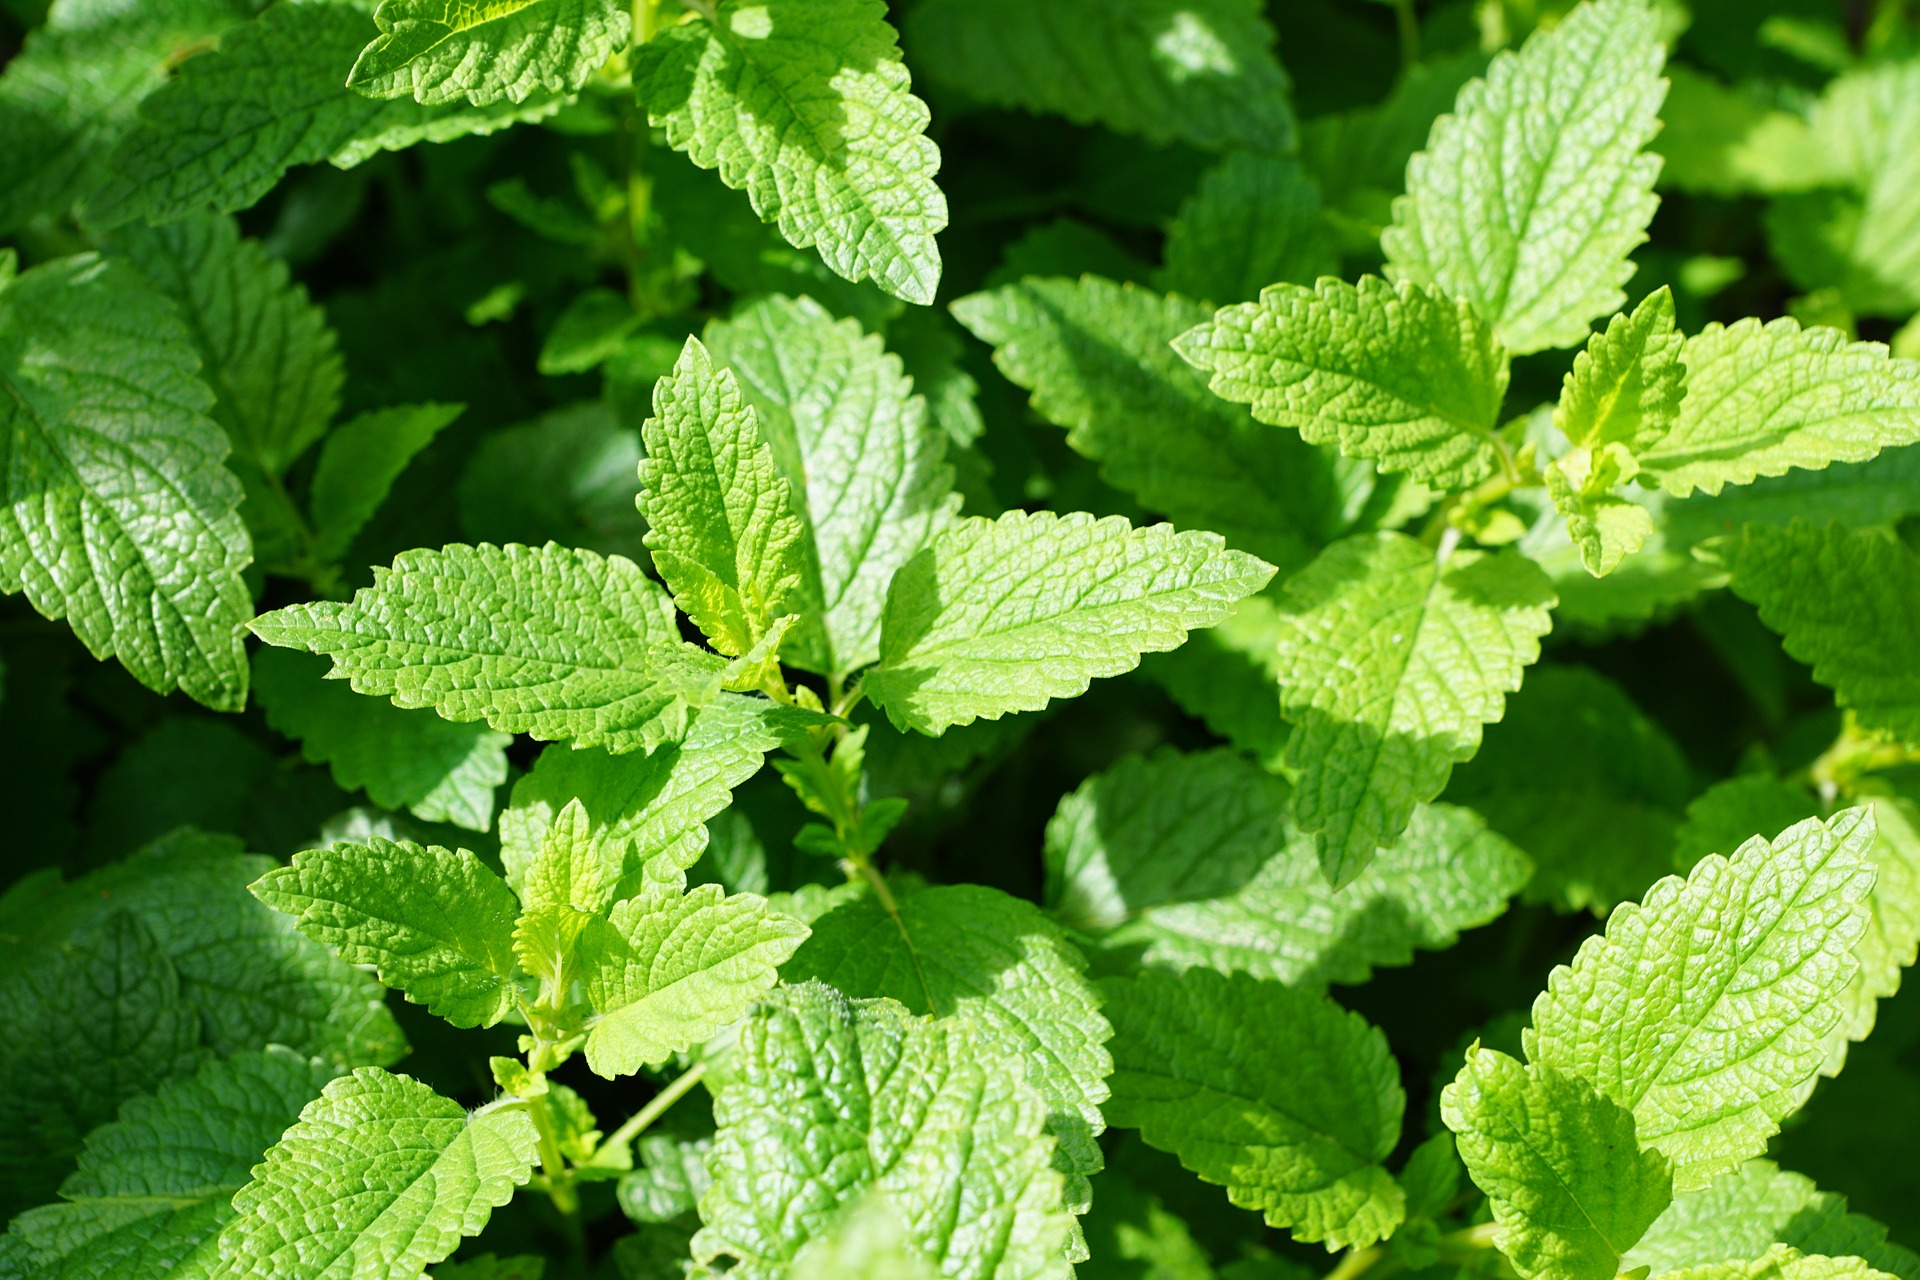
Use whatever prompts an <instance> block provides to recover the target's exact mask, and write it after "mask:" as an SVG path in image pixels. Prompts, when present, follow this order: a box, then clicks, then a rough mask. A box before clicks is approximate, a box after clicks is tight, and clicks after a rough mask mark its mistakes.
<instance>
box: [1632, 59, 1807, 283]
mask: <svg viewBox="0 0 1920 1280" xmlns="http://www.w3.org/2000/svg"><path fill="white" fill-rule="evenodd" d="M1667 79H1668V81H1669V82H1670V84H1671V87H1670V88H1669V89H1668V92H1667V102H1666V107H1665V108H1664V109H1663V110H1662V111H1661V113H1660V118H1661V129H1660V136H1659V137H1658V138H1656V139H1655V140H1654V150H1656V151H1658V152H1659V153H1660V154H1661V156H1662V157H1663V159H1664V163H1663V164H1662V165H1661V168H1660V185H1661V186H1663V187H1672V188H1675V189H1677V190H1680V191H1685V192H1688V193H1690V194H1695V195H1708V196H1721V197H1732V196H1743V195H1751V194H1753V193H1755V192H1786V191H1796V190H1800V189H1802V188H1804V187H1806V186H1807V185H1808V184H1809V183H1810V182H1817V181H1819V176H1820V174H1821V172H1822V171H1823V170H1824V169H1825V168H1826V167H1827V158H1826V156H1825V155H1823V154H1822V153H1821V148H1820V146H1819V145H1818V144H1817V143H1816V142H1815V141H1814V136H1813V131H1812V130H1811V129H1810V128H1808V126H1807V121H1806V120H1805V119H1804V118H1803V117H1802V116H1800V115H1799V114H1797V113H1795V112H1792V111H1785V110H1782V109H1781V108H1780V107H1779V106H1777V105H1775V102H1774V101H1773V100H1772V95H1771V94H1769V93H1768V92H1767V90H1766V88H1765V86H1763V85H1760V84H1758V83H1752V84H1744V85H1738V86H1734V85H1727V84H1723V83H1721V82H1720V81H1718V80H1715V79H1713V78H1712V77H1711V76H1708V75H1705V74H1703V73H1701V72H1700V71H1697V70H1695V69H1693V68H1692V67H1688V66H1684V65H1680V64H1675V65H1673V66H1670V67H1668V68H1667ZM1777 247H1778V246H1776V249H1777Z"/></svg>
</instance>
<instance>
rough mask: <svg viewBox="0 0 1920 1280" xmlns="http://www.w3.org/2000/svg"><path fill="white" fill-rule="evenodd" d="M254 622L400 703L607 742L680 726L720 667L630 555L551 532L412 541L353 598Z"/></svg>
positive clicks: (669, 733)
mask: <svg viewBox="0 0 1920 1280" xmlns="http://www.w3.org/2000/svg"><path fill="white" fill-rule="evenodd" d="M251 626H252V628H253V632H254V634H255V635H257V636H259V637H260V638H261V639H262V640H265V641H266V642H267V643H268V644H274V645H280V646H282V647H284V648H289V649H306V650H308V651H309V652H311V653H325V654H328V655H330V656H332V658H333V674H334V675H335V676H336V677H345V678H346V679H348V680H350V681H351V682H352V684H353V688H354V691H355V692H356V693H364V694H370V695H376V696H381V697H388V698H391V699H393V704H394V705H395V706H396V707H407V708H414V707H432V708H434V710H436V711H438V712H439V713H440V714H441V715H443V716H445V717H446V718H447V719H449V720H455V721H470V720H485V721H486V722H487V723H488V724H490V725H492V726H493V727H494V728H496V729H498V730H500V731H501V732H502V733H529V734H532V735H533V736H534V737H536V738H539V739H542V740H553V739H569V738H570V739H572V740H573V741H574V742H575V743H577V744H579V745H580V746H583V747H590V746H605V747H607V748H608V749H609V750H612V751H631V750H634V749H635V748H644V747H653V746H657V745H659V744H660V743H661V742H664V741H670V740H672V739H675V738H678V737H680V736H681V735H682V734H684V733H685V731H686V724H687V718H688V714H689V711H690V709H691V708H693V707H697V706H701V705H704V704H705V703H706V702H708V701H710V700H711V699H712V698H713V697H714V696H715V695H716V694H717V693H718V691H719V685H720V680H721V672H722V668H723V665H724V664H723V663H722V662H721V660H720V659H719V658H717V657H714V656H713V655H711V654H708V653H705V652H703V651H701V650H699V649H696V648H694V646H692V645H690V644H688V643H687V642H685V641H684V640H682V639H680V636H679V631H678V629H677V627H676V626H675V625H674V612H673V602H672V601H670V600H668V599H667V595H666V593H665V592H664V591H662V590H661V589H660V587H659V586H658V585H657V584H655V583H654V582H653V580H652V579H650V578H648V577H646V576H645V575H644V574H642V573H641V572H640V568H639V566H638V565H636V564H634V563H633V562H632V561H631V560H627V559H624V558H622V557H620V556H599V555H596V554H594V553H593V552H590V551H575V550H568V549H567V548H565V547H560V546H556V545H554V544H553V543H548V544H547V545H546V546H544V547H538V548H536V547H523V546H506V547H496V546H492V545H489V544H487V543H482V544H480V545H479V546H474V547H469V546H461V545H458V544H456V545H453V546H449V547H445V548H442V549H441V550H439V551H428V550H419V551H409V552H406V553H404V554H402V555H401V556H400V557H399V558H397V559H396V560H395V561H394V562H393V567H392V568H390V569H384V570H382V569H376V570H374V582H373V585H372V586H371V587H363V588H362V589H361V590H359V591H358V592H356V593H355V594H354V597H353V600H352V602H351V603H348V604H338V603H334V602H331V601H319V602H315V603H311V604H295V605H288V606H287V607H286V608H283V609H279V610H276V611H275V612H273V613H269V614H265V615H263V616H261V617H259V618H256V619H254V621H253V623H252V624H251Z"/></svg>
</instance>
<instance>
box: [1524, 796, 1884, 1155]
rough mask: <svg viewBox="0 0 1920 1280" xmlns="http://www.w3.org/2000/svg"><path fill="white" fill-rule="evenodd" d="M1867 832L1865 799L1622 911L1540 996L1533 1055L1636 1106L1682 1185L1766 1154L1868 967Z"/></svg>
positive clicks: (1705, 865)
mask: <svg viewBox="0 0 1920 1280" xmlns="http://www.w3.org/2000/svg"><path fill="white" fill-rule="evenodd" d="M1873 835H1874V824H1873V818H1872V816H1871V815H1870V814H1869V813H1867V812H1866V811H1864V810H1860V809H1849V810H1846V811H1845V812H1842V813H1840V814H1837V815H1835V816H1834V817H1833V818H1831V819H1829V820H1828V821H1827V822H1826V823H1821V822H1819V821H1814V820H1810V821H1807V822H1803V823H1800V824H1798V825H1797V826H1793V827H1790V828H1788V829H1787V830H1786V831H1784V832H1782V833H1781V834H1780V835H1778V836H1777V837H1775V838H1774V839H1773V840H1772V841H1771V842H1769V841H1767V840H1765V839H1763V838H1755V839H1753V840H1750V841H1748V842H1747V843H1746V844H1744V845H1742V846H1741V848H1740V850H1739V851H1738V852H1737V853H1735V854H1734V856H1733V858H1732V859H1731V860H1728V859H1726V858H1722V857H1719V856H1717V855H1716V856H1713V857H1709V858H1706V859H1704V860H1703V861H1702V862H1701V863H1700V864H1699V865H1698V866H1696V867H1695V868H1694V869H1693V872H1692V874H1691V875H1689V876H1688V877H1687V878H1686V879H1684V880H1683V879H1681V878H1679V877H1678V876H1670V877H1668V878H1667V879H1665V880H1662V881H1660V882H1659V883H1658V884H1656V885H1654V886H1653V887H1652V888H1651V889H1649V890H1648V891H1647V895H1646V897H1645V898H1644V899H1642V901H1641V903H1640V905H1637V906H1636V905H1632V904H1628V905H1626V906H1622V907H1620V908H1618V909H1616V910H1615V911H1614V913H1613V915H1612V916H1611V917H1610V918H1609V919H1608V921H1607V931H1606V934H1605V936H1603V937H1591V938H1588V939H1587V941H1586V942H1585V943H1583V944H1582V945H1581V947H1580V951H1579V954H1578V955H1576V956H1575V957H1574V960H1573V963H1572V964H1571V965H1570V966H1562V967H1560V968H1558V969H1555V970H1554V972H1553V975H1552V977H1551V978H1550V979H1549V980H1548V983H1547V990H1546V992H1545V994H1543V995H1542V996H1541V997H1540V998H1539V999H1538V1000H1537V1001H1535V1002H1534V1006H1533V1026H1532V1027H1531V1028H1530V1029H1529V1030H1528V1031H1527V1033H1526V1049H1527V1057H1528V1059H1529V1060H1531V1061H1532V1062H1534V1063H1538V1064H1542V1065H1546V1066H1552V1067H1557V1068H1559V1069H1560V1070H1562V1071H1566V1072H1570V1073H1572V1074H1574V1075H1578V1076H1580V1077H1582V1078H1583V1079H1585V1080H1587V1081H1588V1082H1589V1083H1591V1084H1592V1085H1593V1086H1594V1088H1596V1089H1597V1090H1599V1092H1600V1093H1601V1094H1602V1095H1603V1096H1605V1097H1607V1098H1610V1099H1612V1100H1613V1101H1614V1102H1616V1103H1619V1104H1620V1105H1621V1106H1623V1107H1625V1108H1627V1109H1628V1110H1630V1111H1632V1112H1633V1115H1634V1120H1635V1123H1636V1125H1637V1130H1638V1134H1639V1140H1640V1142H1641V1143H1642V1145H1644V1146H1647V1147H1651V1148H1654V1149H1656V1150H1658V1151H1660V1152H1661V1153H1662V1154H1663V1155H1665V1156H1666V1157H1667V1159H1668V1160H1669V1161H1670V1162H1671V1164H1672V1166H1673V1182H1674V1188H1675V1189H1676V1190H1678V1191H1691V1190H1695V1189H1697V1188H1699V1187H1702V1186H1705V1185H1706V1184H1707V1183H1708V1182H1709V1181H1710V1180H1711V1179H1712V1178H1713V1176H1714V1175H1715V1174H1717V1173H1722V1172H1724V1171H1726V1170H1728V1169H1731V1168H1733V1167H1734V1166H1735V1165H1737V1164H1738V1163H1740V1161H1742V1160H1744V1159H1746V1158H1747V1157H1749V1156H1752V1155H1757V1154H1759V1153H1760V1151H1761V1150H1763V1149H1764V1148H1765V1146H1766V1141H1767V1139H1768V1138H1769V1137H1771V1136H1772V1135H1773V1133H1774V1132H1775V1131H1776V1130H1777V1128H1778V1127H1779V1122H1780V1120H1781V1118H1782V1117H1784V1116H1785V1115H1786V1114H1788V1113H1789V1112H1790V1111H1792V1110H1793V1109H1794V1108H1795V1107H1797V1106H1798V1105H1799V1103H1800V1102H1801V1101H1802V1100H1803V1098H1804V1086H1805V1085H1806V1083H1807V1082H1808V1081H1809V1080H1811V1079H1812V1078H1813V1076H1814V1074H1815V1073H1816V1072H1817V1071H1819V1069H1820V1065H1821V1062H1822V1061H1823V1058H1824V1045H1825V1041H1826V1038H1827V1035H1828V1033H1829V1032H1831V1031H1832V1029H1833V1026H1834V1024H1835V1022H1837V1021H1838V1020H1839V1017H1840V998H1841V995H1842V993H1843V992H1844V991H1845V989H1846V986H1847V984H1848V983H1849V982H1850V981H1851V980H1852V979H1853V976H1854V973H1855V972H1856V970H1857V968H1858V962H1857V961H1856V960H1855V959H1854V958H1853V948H1854V946H1855V945H1856V944H1857V942H1858V941H1859V938H1860V934H1861V931H1862V930H1863V929H1864V928H1865V926H1866V916H1867V909H1866V905H1865V899H1866V896H1867V893H1868V891H1869V889H1871V887H1872V884H1873V872H1872V868H1871V866H1870V865H1869V864H1868V862H1867V861H1866V859H1867V856H1868V854H1869V852H1870V850H1871V848H1872V842H1873Z"/></svg>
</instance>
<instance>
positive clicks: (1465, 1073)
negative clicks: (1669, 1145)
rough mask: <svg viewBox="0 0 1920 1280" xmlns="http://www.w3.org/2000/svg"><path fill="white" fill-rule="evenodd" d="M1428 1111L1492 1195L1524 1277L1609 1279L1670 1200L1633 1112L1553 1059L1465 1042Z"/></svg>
mask: <svg viewBox="0 0 1920 1280" xmlns="http://www.w3.org/2000/svg"><path fill="white" fill-rule="evenodd" d="M1440 1113H1441V1115H1443V1116H1444V1117H1445V1118H1446V1122H1447V1127H1448V1128H1449V1129H1451V1130H1453V1132H1454V1136H1455V1138H1456V1140H1457V1142H1458V1145H1459V1151H1460V1158H1461V1160H1463V1161H1464V1162H1465V1163H1466V1166H1467V1172H1468V1173H1469V1174H1470V1175H1472V1177H1473V1180H1474V1183H1475V1184H1476V1185H1478V1186H1479V1188H1480V1189H1481V1190H1482V1191H1485V1192H1486V1193H1487V1198H1488V1199H1489V1200H1490V1201H1491V1202H1492V1205H1493V1220H1494V1221H1495V1222H1496V1223H1498V1224H1499V1234H1498V1235H1497V1237H1496V1242H1497V1244H1498V1246H1499V1249H1500V1252H1502V1253H1504V1254H1505V1255H1506V1256H1507V1260H1508V1261H1510V1262H1511V1263H1512V1264H1513V1268H1514V1270H1515V1271H1518V1272H1519V1273H1520V1274H1521V1275H1522V1276H1525V1277H1527V1278H1528V1280H1534V1278H1535V1277H1552V1278H1553V1280H1612V1277H1613V1276H1615V1275H1618V1274H1619V1273H1620V1272H1621V1271H1622V1270H1623V1269H1624V1268H1623V1267H1622V1266H1621V1262H1620V1259H1621V1258H1622V1256H1624V1255H1625V1253H1626V1252H1627V1250H1628V1249H1630V1248H1631V1247H1632V1246H1633V1244H1634V1242H1635V1241H1637V1240H1639V1239H1640V1237H1641V1236H1642V1235H1643V1234H1644V1233H1645V1232H1646V1230H1647V1228H1648V1226H1649V1225H1651V1224H1652V1223H1653V1221H1654V1219H1656V1218H1658V1217H1659V1216H1660V1214H1661V1213H1662V1211H1664V1210H1665V1209H1666V1207H1667V1205H1668V1203H1669V1202H1671V1200H1672V1199H1673V1179H1672V1177H1671V1175H1670V1174H1669V1173H1668V1171H1667V1162H1666V1158H1665V1157H1664V1156H1662V1155H1661V1154H1660V1153H1659V1152H1658V1151H1642V1150H1640V1148H1639V1146H1638V1144H1637V1141H1636V1139H1635V1136H1634V1128H1633V1113H1632V1112H1630V1111H1628V1110H1626V1109H1625V1108H1624V1107H1622V1106H1620V1105H1619V1104H1618V1103H1616V1102H1613V1101H1610V1100H1609V1099H1607V1098H1604V1097H1602V1096H1600V1095H1599V1094H1597V1093H1595V1092H1594V1091H1593V1090H1592V1089H1591V1088H1590V1087H1588V1085H1587V1084H1586V1082H1585V1081H1583V1080H1581V1079H1579V1078H1578V1077H1577V1076H1570V1075H1567V1074H1565V1073H1564V1072H1561V1071H1558V1070H1556V1069H1554V1068H1553V1067H1547V1066H1540V1065H1537V1064H1536V1065H1534V1066H1523V1065H1521V1064H1520V1063H1519V1062H1517V1061H1515V1060H1514V1059H1512V1058H1509V1057H1508V1056H1507V1055H1506V1054H1504V1053H1500V1052H1498V1051H1497V1050H1493V1049H1482V1048H1480V1047H1478V1046H1475V1047H1474V1048H1471V1049H1469V1050H1467V1062H1466V1065H1465V1066H1464V1067H1462V1068H1461V1069H1460V1074H1459V1076H1458V1077H1457V1078H1456V1079H1455V1080H1454V1082H1453V1083H1452V1084H1450V1085H1448V1086H1447V1088H1446V1090H1445V1092H1444V1093H1443V1094H1442V1095H1441V1098H1440Z"/></svg>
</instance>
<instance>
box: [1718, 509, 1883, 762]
mask: <svg viewBox="0 0 1920 1280" xmlns="http://www.w3.org/2000/svg"><path fill="white" fill-rule="evenodd" d="M1719 558H1720V560H1721V561H1722V563H1724V564H1725V565H1726V566H1727V568H1728V569H1730V570H1731V571H1732V573H1733V590H1734V594H1735V595H1738V596H1739V597H1741V598H1742V599H1743V600H1746V601H1748V602H1750V603H1752V604H1753V605H1755V606H1756V607H1757V608H1758V609H1759V610H1760V618H1761V621H1763V622H1765V623H1766V624H1767V626H1769V627H1771V628H1772V629H1773V630H1774V631H1776V632H1778V633H1779V634H1780V636H1781V637H1782V638H1783V642H1784V643H1785V646H1786V650H1787V652H1788V653H1790V654H1792V655H1793V656H1794V657H1795V658H1798V659H1799V660H1800V661H1802V662H1804V663H1806V664H1808V665H1809V666H1811V667H1812V668H1813V678H1814V679H1815V680H1818V681H1819V682H1820V683H1821V684H1824V685H1826V686H1827V687H1828V688H1830V689H1832V690H1833V691H1834V699H1835V701H1837V702H1838V703H1839V704H1840V705H1841V706H1843V707H1849V708H1851V709H1852V711H1853V713H1854V715H1856V716H1857V717H1859V720H1860V723H1861V724H1863V725H1866V726H1867V727H1868V728H1872V729H1880V730H1884V731H1885V732H1887V733H1890V734H1892V735H1894V736H1895V737H1898V738H1900V739H1902V740H1904V741H1907V742H1916V743H1920V673H1916V671H1915V669H1914V666H1913V664H1912V663H1911V662H1910V661H1908V660H1907V659H1906V658H1905V657H1904V656H1903V655H1905V654H1906V653H1907V652H1908V651H1909V650H1910V648H1911V646H1912V643H1913V634H1914V631H1913V626H1912V624H1911V622H1910V621H1909V617H1908V601H1910V600H1911V599H1912V598H1913V597H1912V593H1913V591H1914V590H1915V589H1916V586H1920V557H1916V556H1915V555H1914V553H1913V552H1911V551H1909V550H1907V548H1906V546H1905V545H1904V544H1903V543H1901V542H1900V541H1899V539H1898V538H1896V537H1893V536H1892V535H1891V534H1890V533H1888V532H1887V531H1884V530H1879V529H1858V530H1848V529H1843V528H1840V527H1839V526H1836V525H1828V526H1826V527H1825V528H1821V527H1819V526H1816V525H1811V524H1808V523H1806V522H1804V521H1795V522H1794V523H1793V524H1790V525H1788V526H1786V527H1785V528H1780V527H1777V526H1775V527H1768V526H1765V525H1748V526H1747V527H1746V528H1744V529H1743V530H1741V533H1740V536H1739V537H1738V538H1737V539H1729V540H1728V541H1727V542H1726V543H1724V544H1722V545H1721V546H1720V547H1719Z"/></svg>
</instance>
